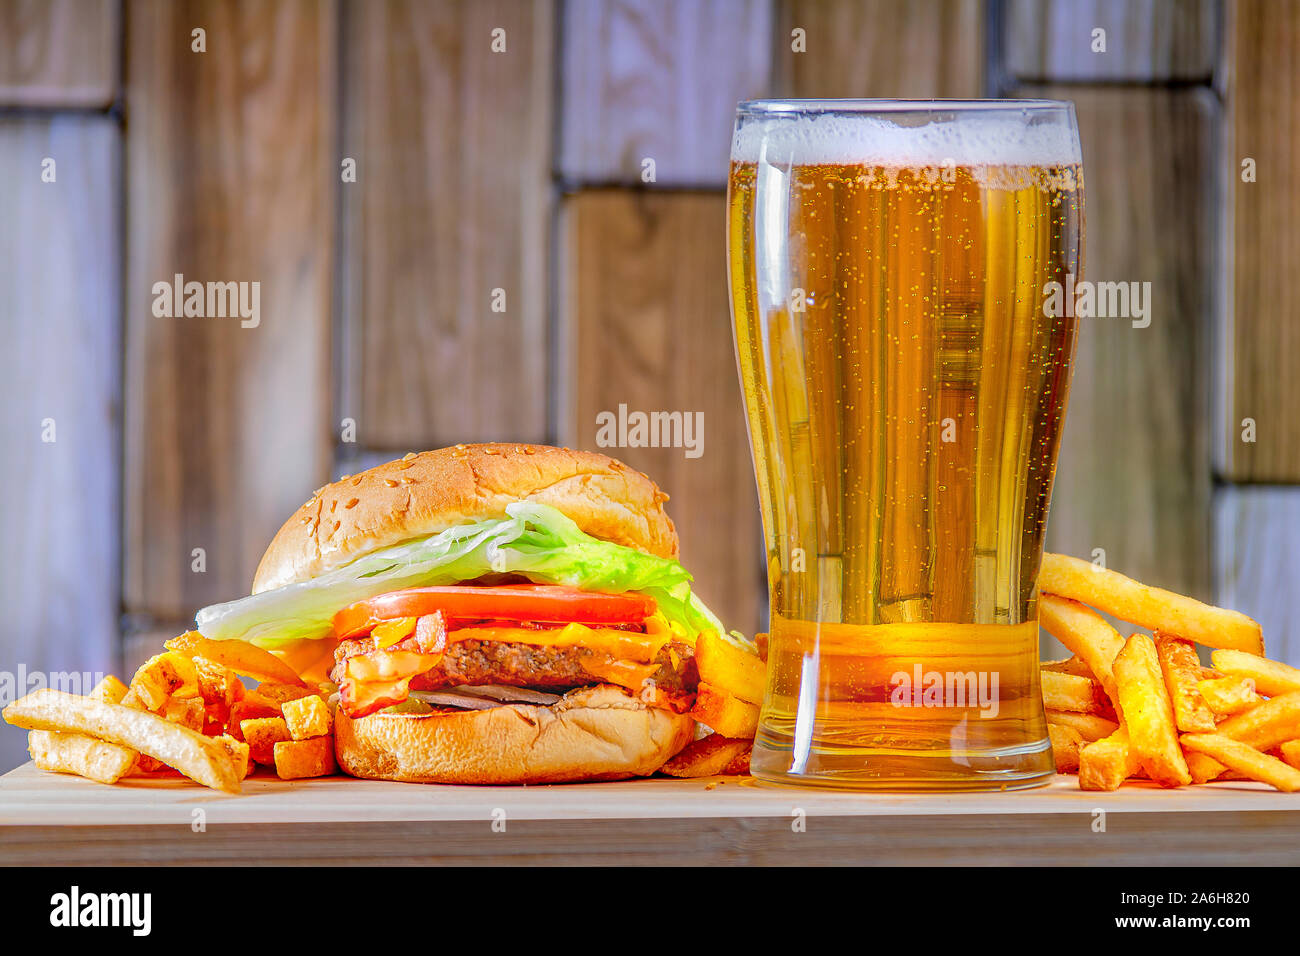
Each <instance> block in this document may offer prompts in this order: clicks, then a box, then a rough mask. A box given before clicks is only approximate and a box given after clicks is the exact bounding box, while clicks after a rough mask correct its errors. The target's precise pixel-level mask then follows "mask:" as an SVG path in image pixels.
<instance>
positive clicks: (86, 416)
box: [0, 117, 121, 768]
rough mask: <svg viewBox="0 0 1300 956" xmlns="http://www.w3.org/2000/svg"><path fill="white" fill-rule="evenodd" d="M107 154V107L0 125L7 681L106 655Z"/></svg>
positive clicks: (0, 496)
mask: <svg viewBox="0 0 1300 956" xmlns="http://www.w3.org/2000/svg"><path fill="white" fill-rule="evenodd" d="M120 154H121V136H120V132H119V130H118V127H117V124H116V123H114V122H113V121H112V120H110V119H107V118H89V117H55V118H50V119H35V118H30V119H7V120H3V121H0V182H3V183H4V184H5V186H4V190H5V200H4V210H5V211H4V228H3V229H0V311H3V313H4V315H5V322H4V326H5V343H4V347H3V348H0V406H3V407H4V410H5V411H4V414H3V415H0V448H3V449H4V466H3V467H0V526H2V527H3V528H4V534H3V536H0V569H3V573H0V603H2V604H3V607H4V608H5V613H4V616H3V618H2V619H0V671H4V672H7V673H8V674H10V675H14V676H13V679H14V680H15V682H16V681H17V680H18V677H17V675H18V674H19V673H21V672H22V671H24V670H25V671H26V672H28V673H29V674H30V673H33V672H45V673H49V672H55V671H65V672H70V673H71V672H76V673H82V672H92V673H93V672H97V671H108V670H111V669H113V668H114V667H115V666H116V663H117V661H116V656H117V616H118V587H119V578H118V567H117V562H118V551H119V541H120V539H119V524H120V522H119V510H118V497H119V495H118V490H119V487H118V474H119V467H120V458H119V455H120V451H119V448H120V445H119V439H120V435H121V429H120V420H119V395H120V391H121V376H120V374H119V365H118V355H119V354H120V351H119V350H120V347H121V308H120V306H119V302H120V288H121V286H120V282H121V279H120V272H121V250H120V246H119V224H120V222H121V206H120V202H119V199H118V196H119V193H118V174H119V168H120V167H119V164H120V161H121V160H120ZM47 158H48V159H52V160H53V161H54V164H55V165H54V167H53V171H54V176H55V180H54V182H43V181H42V178H41V177H42V162H43V160H45V159H47ZM45 439H52V440H50V441H47V440H45ZM26 689H27V688H26V687H22V688H18V687H15V691H16V692H17V693H22V692H24V691H25V690H26ZM88 689H89V688H87V690H88ZM0 727H2V728H3V729H0V767H3V768H8V767H12V766H14V765H16V764H17V763H19V762H21V761H23V760H26V759H27V756H26V736H27V735H26V734H24V733H22V732H21V731H17V730H15V729H13V728H11V727H8V726H7V725H0Z"/></svg>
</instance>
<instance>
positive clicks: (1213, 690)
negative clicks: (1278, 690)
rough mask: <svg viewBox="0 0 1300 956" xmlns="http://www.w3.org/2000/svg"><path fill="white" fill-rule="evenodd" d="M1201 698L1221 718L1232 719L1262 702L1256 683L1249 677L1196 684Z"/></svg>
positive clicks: (1217, 679) (1205, 681) (1224, 678)
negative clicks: (1234, 715)
mask: <svg viewBox="0 0 1300 956" xmlns="http://www.w3.org/2000/svg"><path fill="white" fill-rule="evenodd" d="M1196 689H1197V690H1198V691H1200V694H1201V698H1202V699H1203V700H1204V701H1205V703H1206V704H1207V705H1208V706H1209V708H1210V710H1212V711H1214V712H1215V713H1216V714H1218V715H1219V716H1221V717H1231V716H1232V715H1233V714H1239V713H1241V712H1242V711H1243V710H1249V709H1250V708H1252V707H1254V706H1256V705H1257V704H1259V702H1260V696H1259V694H1257V693H1255V682H1254V681H1252V680H1251V679H1250V678H1249V677H1215V678H1211V679H1209V680H1202V681H1197V682H1196Z"/></svg>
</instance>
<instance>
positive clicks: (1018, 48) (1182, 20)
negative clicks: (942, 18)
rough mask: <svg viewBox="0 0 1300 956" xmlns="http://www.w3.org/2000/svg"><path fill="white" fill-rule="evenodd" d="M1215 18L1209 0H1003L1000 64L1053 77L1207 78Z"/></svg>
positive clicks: (1026, 76)
mask: <svg viewBox="0 0 1300 956" xmlns="http://www.w3.org/2000/svg"><path fill="white" fill-rule="evenodd" d="M1217 20H1218V6H1217V4H1216V2H1215V0H1007V6H1006V13H1005V20H1004V34H1003V52H1004V68H1005V70H1006V72H1007V73H1008V74H1009V75H1010V76H1011V77H1012V78H1019V79H1021V80H1037V81H1047V82H1057V83H1064V82H1083V81H1091V80H1108V81H1117V80H1132V81H1139V82H1150V81H1164V80H1208V79H1209V78H1210V77H1211V75H1212V74H1213V72H1214V64H1215V59H1216V57H1217V56H1218V43H1217V36H1218V35H1217V30H1216V25H1217ZM1099 29H1100V30H1104V31H1105V37H1104V44H1105V49H1104V52H1101V51H1100V50H1098V51H1096V52H1094V46H1095V45H1096V44H1097V42H1098V40H1101V39H1102V38H1101V37H1098V36H1095V35H1094V31H1095V30H1099Z"/></svg>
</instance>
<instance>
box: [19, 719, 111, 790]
mask: <svg viewBox="0 0 1300 956" xmlns="http://www.w3.org/2000/svg"><path fill="white" fill-rule="evenodd" d="M27 752H28V753H30V754H31V755H32V762H33V763H35V764H36V766H38V767H40V768H41V769H42V770H49V771H52V772H53V773H72V774H76V775H77V776H79V777H85V778H87V779H88V780H96V781H98V782H99V783H117V782H118V781H119V780H121V779H122V778H123V777H125V776H126V775H127V774H128V773H130V772H131V768H132V767H134V766H135V758H136V753H135V751H134V750H132V749H131V748H130V747H121V746H119V745H117V744H110V743H105V742H104V741H102V740H97V739H96V738H94V737H91V736H88V735H87V734H69V733H60V732H58V731H53V730H33V731H31V732H29V733H28V734H27Z"/></svg>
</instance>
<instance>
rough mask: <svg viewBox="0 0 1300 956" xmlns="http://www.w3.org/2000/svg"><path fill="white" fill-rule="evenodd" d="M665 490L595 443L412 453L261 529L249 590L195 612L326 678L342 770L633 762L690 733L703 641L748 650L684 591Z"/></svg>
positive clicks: (463, 775)
mask: <svg viewBox="0 0 1300 956" xmlns="http://www.w3.org/2000/svg"><path fill="white" fill-rule="evenodd" d="M667 498H668V496H667V495H665V494H664V493H663V492H662V491H660V490H659V488H658V487H657V486H656V485H655V484H654V482H652V481H651V480H650V479H649V478H647V477H646V476H645V475H643V474H641V473H640V472H637V471H635V470H633V469H631V468H629V467H627V466H626V465H624V464H622V463H621V462H618V461H615V460H614V459H611V458H608V457H606V456H604V455H600V454H594V453H591V452H584V451H573V450H570V449H566V448H552V447H547V446H541V445H520V444H483V445H457V446H455V447H454V448H444V449H439V450H436V451H428V452H423V453H421V454H409V455H406V456H405V457H404V458H401V459H400V460H397V461H392V462H389V463H387V464H384V465H380V466H378V467H376V468H372V469H370V470H369V471H366V472H363V473H361V474H358V475H354V476H344V477H343V478H342V479H340V480H339V481H336V482H334V483H333V484H330V485H327V486H325V487H323V488H321V489H319V490H318V491H317V492H316V493H315V494H314V495H312V497H311V499H310V500H308V501H307V503H306V504H304V505H303V506H302V507H301V508H299V509H298V511H297V512H296V513H295V514H294V515H293V516H292V517H290V518H289V520H288V521H286V522H285V523H284V526H283V527H282V528H281V529H280V531H279V533H278V534H277V535H276V536H275V538H274V540H273V541H272V542H271V544H270V547H269V548H268V549H267V551H266V554H265V555H264V556H263V558H262V561H261V563H260V564H259V566H258V568H257V572H256V576H255V577H254V580H253V589H252V595H251V596H249V597H246V598H243V599H240V600H237V601H232V602H229V603H226V604H220V605H215V606H213V607H208V608H205V609H203V610H202V611H200V612H199V614H198V615H197V616H196V625H197V627H198V630H199V631H200V632H201V633H202V634H203V635H204V636H205V637H208V638H212V639H217V640H221V639H232V638H237V639H243V640H248V641H252V642H253V643H255V644H257V645H259V646H261V647H264V648H267V649H268V650H271V651H273V652H275V653H277V654H278V655H279V656H280V657H282V658H283V659H284V660H286V661H288V662H289V663H291V664H292V665H293V666H294V667H295V669H296V670H298V671H299V673H301V674H302V675H303V676H304V677H308V678H315V679H318V680H321V679H328V681H329V682H330V683H329V684H328V685H327V686H328V687H329V689H330V690H331V691H334V693H335V694H336V700H337V710H336V724H335V742H336V748H337V758H338V763H339V766H340V767H341V768H342V769H343V770H344V771H346V772H347V773H350V774H352V775H354V776H358V777H369V778H375V779H385V780H404V781H414V782H430V783H462V784H528V783H556V782H565V781H581V780H615V779H624V778H628V777H633V776H644V775H649V774H652V773H654V772H655V771H656V770H658V769H659V768H660V767H661V766H662V765H663V764H664V763H665V762H666V761H668V760H669V759H670V758H671V757H673V756H674V755H675V754H676V753H677V752H678V751H680V750H681V749H682V748H683V747H685V746H686V745H687V744H689V743H690V742H691V741H692V740H693V739H694V738H695V736H696V724H695V721H694V719H693V718H692V717H691V715H690V711H691V708H692V704H693V701H694V698H695V694H696V691H697V687H698V684H699V674H698V671H697V669H696V666H695V659H694V648H695V643H696V640H697V639H698V638H699V636H700V635H701V634H703V633H705V632H707V631H713V632H716V634H717V635H719V636H721V637H724V638H726V639H727V640H731V641H733V642H736V643H738V644H741V645H744V647H745V649H746V650H747V651H751V652H752V648H751V647H749V646H748V645H747V644H745V642H744V640H743V638H740V637H739V636H732V637H728V636H727V635H726V632H725V631H724V629H723V627H722V625H721V623H720V622H719V620H718V618H717V617H716V615H714V614H713V613H712V612H711V611H710V610H709V609H708V608H707V607H706V606H705V605H704V603H703V602H702V601H701V600H700V599H699V597H698V596H697V595H696V594H695V593H694V592H693V591H692V589H691V581H692V579H691V576H690V575H689V574H688V573H687V572H686V570H685V569H684V568H683V567H682V565H681V564H680V562H679V561H678V540H677V533H676V530H675V529H674V527H673V523H672V521H671V520H670V519H669V518H668V515H667V514H666V513H665V512H664V502H665V501H667ZM335 688H337V689H336V690H335Z"/></svg>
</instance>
